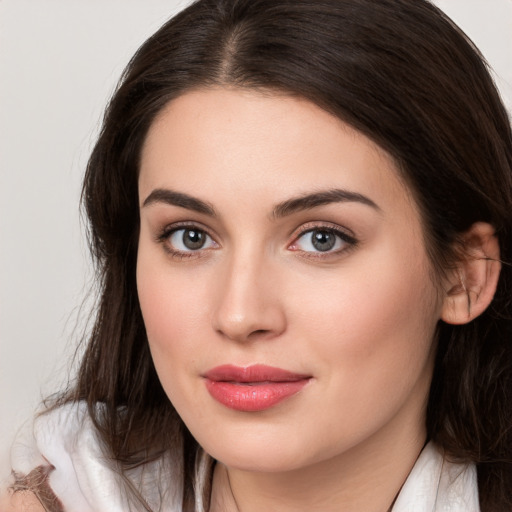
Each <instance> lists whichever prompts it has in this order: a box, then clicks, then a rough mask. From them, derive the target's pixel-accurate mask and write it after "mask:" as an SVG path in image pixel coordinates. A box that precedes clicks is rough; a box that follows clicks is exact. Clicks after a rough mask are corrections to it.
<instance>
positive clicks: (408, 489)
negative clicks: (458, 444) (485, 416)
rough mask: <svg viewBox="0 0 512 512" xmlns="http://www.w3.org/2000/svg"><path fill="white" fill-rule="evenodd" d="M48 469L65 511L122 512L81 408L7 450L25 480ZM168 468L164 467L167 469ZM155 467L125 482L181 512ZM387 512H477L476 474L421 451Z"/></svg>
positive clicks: (173, 480)
mask: <svg viewBox="0 0 512 512" xmlns="http://www.w3.org/2000/svg"><path fill="white" fill-rule="evenodd" d="M48 464H51V465H52V466H54V468H55V469H54V470H53V471H52V472H51V473H50V476H49V485H50V487H51V489H52V490H53V492H54V493H55V495H56V496H57V497H58V498H59V499H60V501H61V503H62V505H63V508H64V510H65V512H126V510H127V509H128V505H127V502H126V498H125V495H126V493H125V492H123V490H122V489H123V486H122V484H121V480H120V478H119V476H118V475H117V474H116V472H115V471H114V470H113V469H112V467H111V466H110V465H109V463H108V461H107V460H106V458H105V456H104V452H103V450H102V447H101V445H100V442H99V440H98V437H97V435H96V432H95V429H94V426H93V425H92V422H91V419H90V417H89V416H88V414H87V407H86V405H85V404H83V403H78V404H69V405H65V406H63V407H61V408H59V409H57V410H55V411H53V412H51V413H49V414H45V415H43V416H40V417H39V418H37V419H36V421H35V423H34V425H33V426H32V427H31V428H30V429H29V430H25V432H23V433H22V434H21V435H20V436H19V440H18V441H17V442H16V443H15V445H14V446H13V449H12V467H13V470H14V471H15V472H17V473H19V474H24V475H27V474H29V473H30V472H31V471H32V470H33V469H34V468H36V467H38V466H40V465H48ZM168 466H170V465H168ZM163 467H166V466H165V465H164V464H161V463H160V462H155V463H152V464H150V465H148V466H146V467H145V469H144V470H142V469H140V468H139V469H137V470H134V471H131V472H130V473H129V474H128V476H129V478H130V480H131V481H132V482H133V483H134V485H136V486H137V489H139V490H140V491H141V492H142V495H143V496H144V498H145V499H146V501H147V502H148V505H150V506H151V507H152V508H154V509H156V510H159V509H160V510H161V511H162V512H181V500H180V497H179V496H178V494H179V491H180V488H181V481H180V479H179V478H178V476H177V474H175V475H173V474H170V473H169V470H164V469H163ZM392 512H480V507H479V505H478V488H477V479H476V469H475V467H474V466H472V465H461V464H454V463H451V462H449V461H448V460H446V459H445V458H444V457H443V455H442V453H441V452H440V451H439V450H438V448H437V447H436V445H434V444H433V443H429V444H427V445H426V447H425V448H424V449H423V451H422V453H421V454H420V456H419V458H418V460H417V462H416V464H415V465H414V467H413V469H412V471H411V473H410V474H409V477H408V478H407V481H406V482H405V484H404V485H403V487H402V490H401V491H400V494H399V496H398V497H397V500H396V502H395V505H394V507H393V511H392Z"/></svg>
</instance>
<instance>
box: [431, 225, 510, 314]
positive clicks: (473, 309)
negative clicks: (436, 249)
mask: <svg viewBox="0 0 512 512" xmlns="http://www.w3.org/2000/svg"><path fill="white" fill-rule="evenodd" d="M463 241H464V248H463V249H464V254H463V255H462V257H461V260H460V261H459V262H458V263H457V267H456V269H455V270H454V271H453V272H452V276H451V279H450V282H449V283H448V289H447V291H446V294H445V298H444V302H443V307H442V310H441V319H442V320H444V321H445V322H447V323H449V324H466V323H468V322H470V321H471V320H473V319H475V318H476V317H477V316H478V315H480V314H481V313H483V312H484V311H485V310H486V309H487V307H488V306H489V304H490V303H491V301H492V299H493V297H494V294H495V292H496V288H497V286H498V279H499V275H500V270H501V263H500V248H499V243H498V238H497V237H496V235H495V230H494V228H493V227H492V226H491V225H490V224H487V223H485V222H477V223H475V224H473V225H472V226H471V228H470V229H469V230H468V231H467V232H466V233H465V234H464V236H463Z"/></svg>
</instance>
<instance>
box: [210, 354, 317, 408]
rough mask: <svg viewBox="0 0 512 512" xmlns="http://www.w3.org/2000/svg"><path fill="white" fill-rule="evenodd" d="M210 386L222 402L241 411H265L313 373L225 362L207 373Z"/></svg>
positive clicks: (288, 394) (215, 397)
mask: <svg viewBox="0 0 512 512" xmlns="http://www.w3.org/2000/svg"><path fill="white" fill-rule="evenodd" d="M204 377H205V382H206V389H207V390H208V392H209V393H210V395H211V396H212V397H213V398H214V399H215V400H217V401H218V402H220V403H221V404H222V405H225V406H226V407H229V408H230V409H235V410H237V411H244V412H255V411H264V410H265V409H269V408H270V407H273V406H274V405H276V404H278V403H279V402H282V401H283V400H285V399H286V398H289V397H291V396H293V395H295V394H296V393H298V392H299V391H300V390H301V389H302V388H303V387H304V386H305V385H306V384H307V383H308V382H309V380H310V379H311V376H310V375H302V374H297V373H292V372H289V371H287V370H282V369H281V368H274V367H272V366H265V365H260V364H256V365H253V366H248V367H240V366H233V365H223V366H217V367H216V368H212V369H211V370H209V371H208V372H206V373H205V374H204Z"/></svg>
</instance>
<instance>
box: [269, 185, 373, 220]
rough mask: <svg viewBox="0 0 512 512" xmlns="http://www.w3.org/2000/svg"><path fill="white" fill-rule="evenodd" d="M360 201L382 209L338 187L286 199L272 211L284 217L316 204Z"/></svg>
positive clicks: (365, 198) (356, 194)
mask: <svg viewBox="0 0 512 512" xmlns="http://www.w3.org/2000/svg"><path fill="white" fill-rule="evenodd" d="M350 202H356V203H361V204H364V205H366V206H370V207H371V208H373V209H375V210H377V211H379V212H380V211H382V210H381V209H380V207H379V206H378V205H377V204H376V203H375V202H374V201H372V200H371V199H370V198H369V197H366V196H364V195H363V194H359V193H358V192H351V191H350V190H344V189H340V188H335V189H330V190H323V191H319V192H315V193H313V194H306V195H303V196H300V197H296V198H292V199H288V200H287V201H283V202H282V203H279V204H278V205H276V206H275V208H274V209H273V211H272V216H273V217H274V218H281V217H286V216H287V215H291V214H292V213H295V212H298V211H303V210H310V209H312V208H316V207H317V206H323V205H326V204H331V203H350Z"/></svg>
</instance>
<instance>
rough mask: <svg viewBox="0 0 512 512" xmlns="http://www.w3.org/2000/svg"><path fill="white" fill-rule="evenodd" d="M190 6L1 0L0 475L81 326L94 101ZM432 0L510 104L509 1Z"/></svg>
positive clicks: (61, 380) (58, 381) (119, 0)
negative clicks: (85, 188) (86, 174)
mask: <svg viewBox="0 0 512 512" xmlns="http://www.w3.org/2000/svg"><path fill="white" fill-rule="evenodd" d="M187 3H188V1H187V0H0V475H5V474H6V473H7V472H8V466H9V464H8V447H9V445H10V443H11V440H12V437H13V436H14V434H15V432H16V429H17V428H18V427H19V425H20V424H21V423H22V422H23V421H24V420H26V419H27V418H29V417H31V415H32V413H33V411H34V409H35V407H36V406H37V404H38V403H39V402H40V400H41V398H42V397H44V396H46V395H48V394H49V393H51V392H53V391H56V390H58V389H59V388H61V387H62V386H63V385H64V384H65V382H66V376H67V373H68V370H69V368H70V365H71V358H72V356H73V354H74V352H75V348H76V344H77V340H78V339H79V338H80V335H81V334H82V331H83V330H84V328H85V327H86V322H85V320H86V317H87V312H88V308H89V307H90V303H91V301H90V300H89V301H85V303H84V299H85V297H86V294H87V291H88V290H89V289H90V284H91V278H92V272H91V269H90V265H89V257H88V253H87V245H86V243H85V229H84V228H83V226H82V225H81V222H80V218H79V212H78V202H79V196H80V182H81V178H82V174H83V171H84V168H85V163H86V161H87V157H88V154H89V151H90V149H91V145H92V143H93V141H94V138H95V136H96V134H97V132H98V129H99V125H100V121H101V116H102V110H103V108H104V106H105V104H106V102H107V100H108V98H109V97H110V95H111V94H112V92H113V90H114V88H115V84H116V82H117V79H118V77H119V76H120V74H121V71H122V69H123V67H124V66H125V64H126V63H127V62H128V60H129V58H130V57H131V55H132V54H133V53H134V51H135V50H136V49H137V48H138V46H139V45H140V44H141V43H142V42H143V41H144V40H145V39H146V38H147V37H148V36H149V35H150V34H152V33H153V32H154V31H155V30H156V29H157V28H158V27H159V26H160V25H161V24H162V23H163V22H164V21H165V20H167V19H168V18H169V17H170V16H171V15H172V14H173V13H175V12H176V11H177V10H179V9H180V8H181V7H183V6H185V5H186V4H187ZM436 3H437V4H438V5H439V6H440V7H441V8H443V9H444V10H445V11H446V12H447V13H448V14H449V15H450V16H451V17H452V18H453V19H454V20H455V21H456V22H457V23H458V24H459V25H460V26H462V28H463V29H464V30H465V31H466V33H467V34H468V35H469V36H470V37H471V38H472V39H473V40H474V41H475V43H476V44H477V46H479V48H480V49H481V50H482V52H483V53H484V55H485V56H486V58H487V59H488V61H489V62H490V64H491V65H492V66H493V68H494V70H495V73H496V80H497V83H498V85H499V87H500V89H501V91H502V95H503V97H504V100H505V103H506V105H507V106H508V108H509V111H511V110H512V108H511V107H512V0H438V1H437V2H436ZM511 207H512V206H511ZM82 304H84V305H83V307H82V308H80V307H81V305H82Z"/></svg>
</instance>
